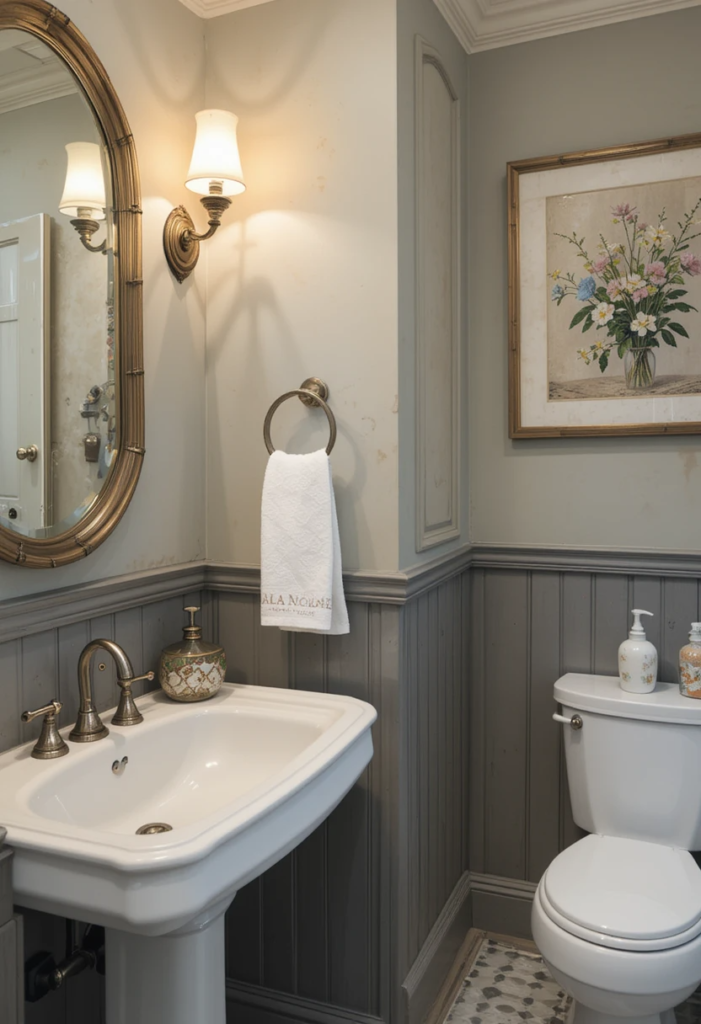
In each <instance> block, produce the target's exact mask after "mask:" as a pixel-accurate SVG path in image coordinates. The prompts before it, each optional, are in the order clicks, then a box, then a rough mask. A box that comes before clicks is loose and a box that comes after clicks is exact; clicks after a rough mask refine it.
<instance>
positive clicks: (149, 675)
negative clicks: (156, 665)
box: [112, 672, 156, 726]
mask: <svg viewBox="0 0 701 1024" xmlns="http://www.w3.org/2000/svg"><path fill="white" fill-rule="evenodd" d="M155 678H156V675H155V673H154V672H145V673H144V674H143V675H142V676H130V677H129V679H120V678H119V677H117V682H118V684H119V686H120V687H121V690H122V692H121V694H120V696H119V705H118V707H117V710H116V711H115V713H114V715H113V716H112V725H121V726H127V725H138V724H139V722H143V720H144V716H143V715H142V714H141V712H140V711H139V709H138V708H137V706H136V702H135V700H134V695H133V693H132V692H131V684H132V683H139V682H141V680H142V679H147V680H148V681H149V682H151V680H152V679H155Z"/></svg>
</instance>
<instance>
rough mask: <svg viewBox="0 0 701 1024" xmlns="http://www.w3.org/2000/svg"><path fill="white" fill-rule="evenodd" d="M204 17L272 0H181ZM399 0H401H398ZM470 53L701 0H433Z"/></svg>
mask: <svg viewBox="0 0 701 1024" xmlns="http://www.w3.org/2000/svg"><path fill="white" fill-rule="evenodd" d="M180 2H181V3H183V4H185V6H186V7H189V8H190V10H191V11H194V12H195V14H199V16H200V17H201V18H216V17H218V15H220V14H229V13H230V12H231V11H240V10H242V9H243V8H244V7H255V6H256V5H257V4H264V3H269V2H270V0H180ZM399 2H401V0H399ZM434 3H435V4H436V6H437V7H438V9H439V10H440V11H441V12H442V14H443V16H444V17H445V19H446V21H447V22H448V24H449V25H450V27H451V28H452V29H453V31H454V32H455V34H456V35H457V37H458V39H459V40H460V42H461V43H462V45H463V46H464V48H465V49H466V50H467V52H468V53H477V52H478V51H480V50H492V49H495V48H496V47H497V46H511V45H512V44H514V43H525V42H527V41H528V40H529V39H542V38H544V37H545V36H557V35H561V34H562V33H564V32H576V31H577V30H578V29H583V28H594V27H595V26H596V25H610V24H612V23H613V22H615V21H628V20H629V19H631V18H643V17H646V16H647V15H650V14H662V13H663V12H665V11H678V10H681V9H682V8H684V7H697V6H698V5H699V4H701V0H434Z"/></svg>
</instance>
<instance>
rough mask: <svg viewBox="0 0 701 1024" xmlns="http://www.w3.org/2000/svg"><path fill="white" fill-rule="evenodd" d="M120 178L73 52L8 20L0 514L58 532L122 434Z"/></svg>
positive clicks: (3, 107) (41, 533)
mask: <svg viewBox="0 0 701 1024" xmlns="http://www.w3.org/2000/svg"><path fill="white" fill-rule="evenodd" d="M111 206H112V202H111V181H110V176H109V168H108V163H107V160H106V157H105V146H104V140H103V138H102V134H101V131H100V129H99V127H98V125H97V123H96V121H95V118H94V116H93V112H92V109H91V107H90V105H89V104H88V102H87V101H86V99H85V97H84V96H83V94H82V92H81V90H80V88H79V87H78V85H77V83H76V81H75V79H74V78H73V76H72V75H71V73H70V72H69V71H68V69H67V68H66V67H65V65H64V64H63V63H62V61H61V60H60V58H59V57H58V56H57V55H56V54H55V53H54V52H53V51H52V50H51V49H50V48H48V47H47V46H45V45H44V44H43V43H41V42H40V41H39V40H38V39H36V38H35V37H34V36H32V35H31V34H29V33H26V32H21V31H16V30H6V31H0V524H1V525H2V526H5V527H7V528H8V529H10V530H12V531H14V532H16V533H18V534H21V535H24V536H27V537H39V538H40V537H51V536H56V535H58V534H60V533H62V532H63V531H64V530H66V529H67V528H68V527H70V526H71V525H72V524H73V523H75V522H76V521H78V520H79V519H80V518H81V517H82V516H83V514H84V513H85V511H86V510H87V509H88V508H90V506H91V505H92V504H93V502H94V501H95V499H96V497H97V495H98V494H99V491H100V489H101V488H102V487H103V486H104V483H105V480H106V478H107V475H108V473H109V469H110V466H111V464H112V462H113V460H114V456H115V451H116V445H117V440H118V433H117V432H118V423H117V402H116V397H117V396H116V394H115V390H116V388H115V356H116V353H115V312H114V310H115V306H114V300H115V295H114V252H113V249H112V218H111V212H110V211H111Z"/></svg>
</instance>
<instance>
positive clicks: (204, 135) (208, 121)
mask: <svg viewBox="0 0 701 1024" xmlns="http://www.w3.org/2000/svg"><path fill="white" fill-rule="evenodd" d="M195 120H196V121H197V136H196V138H195V147H194V149H193V151H192V161H191V163H190V170H189V171H188V173H187V178H186V180H185V184H186V186H187V187H188V188H189V189H190V190H191V191H192V192H197V193H198V194H199V195H200V196H201V197H202V198H201V199H200V202H201V203H202V205H203V206H204V208H205V210H206V211H207V214H208V217H209V220H208V223H209V231H205V232H204V234H201V235H198V234H197V233H196V232H195V225H194V224H193V222H192V219H191V217H190V214H189V213H188V212H187V210H186V209H185V207H184V206H178V207H176V208H175V209H174V210H173V211H172V212H171V213H170V214H169V216H168V220H167V221H166V223H165V228H164V229H163V248H164V249H165V254H166V259H167V260H168V266H169V267H170V269H171V270H172V272H173V274H174V275H175V277H177V279H178V281H184V280H185V278H186V277H188V276H189V275H190V274H191V273H192V271H193V270H194V269H195V266H196V264H197V260H198V258H199V255H200V242H204V241H205V239H207V238H211V237H212V235H213V234H214V232H215V231H216V230H217V228H218V227H219V225H220V224H221V219H222V216H223V214H224V213H225V212H226V211H227V210H228V208H229V207H230V206H231V199H230V198H229V196H235V195H238V194H239V193H241V192H243V191H244V190H245V188H246V184H245V182H244V180H243V171H242V170H241V158H240V156H239V147H238V143H237V141H236V126H237V124H238V120H239V119H238V117H237V116H236V114H232V113H230V111H228V110H201V111H200V112H199V114H195Z"/></svg>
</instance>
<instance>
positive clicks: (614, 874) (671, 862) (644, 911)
mask: <svg viewBox="0 0 701 1024" xmlns="http://www.w3.org/2000/svg"><path fill="white" fill-rule="evenodd" d="M540 899H541V905H542V908H543V910H544V912H545V913H546V914H547V916H548V917H549V918H550V919H551V920H552V921H553V923H554V924H556V925H558V926H559V927H560V928H562V929H563V930H564V931H567V932H569V933H570V934H571V935H574V936H576V937H578V938H580V939H584V940H585V941H587V942H592V943H594V944H596V945H599V946H607V947H609V948H612V949H620V950H629V951H631V952H635V951H638V952H648V951H655V950H664V949H673V948H675V947H677V946H681V945H684V944H685V943H687V942H689V941H691V940H692V939H694V938H696V937H697V936H698V935H701V871H699V868H698V867H697V866H696V862H695V861H694V859H693V857H692V856H691V854H690V853H688V852H687V851H686V850H677V849H673V848H672V847H668V846H660V845H658V844H656V843H648V842H643V841H641V840H636V839H621V838H618V837H614V836H601V835H590V836H587V837H586V838H585V839H581V840H580V841H579V842H577V843H575V844H574V845H573V846H571V847H569V848H568V849H567V850H564V851H563V852H562V853H561V854H559V856H557V857H556V858H555V860H554V861H553V862H552V864H551V865H550V866H549V867H548V869H547V870H546V872H545V874H544V876H543V879H542V881H541V885H540Z"/></svg>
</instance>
